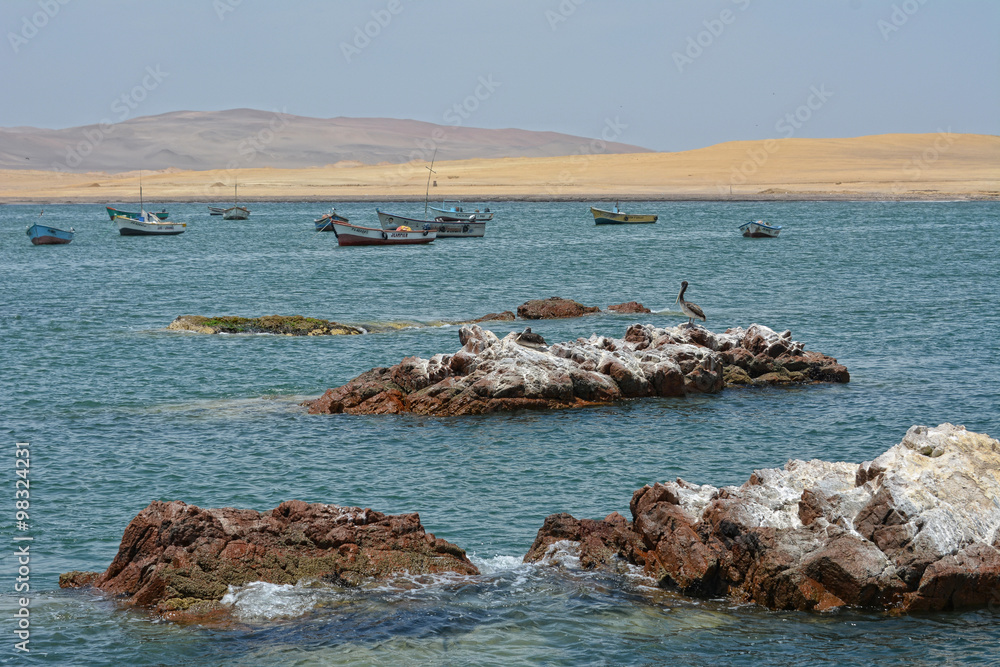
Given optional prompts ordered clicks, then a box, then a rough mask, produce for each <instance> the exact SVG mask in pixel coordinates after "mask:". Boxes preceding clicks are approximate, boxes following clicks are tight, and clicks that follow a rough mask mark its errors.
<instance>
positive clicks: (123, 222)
mask: <svg viewBox="0 0 1000 667" xmlns="http://www.w3.org/2000/svg"><path fill="white" fill-rule="evenodd" d="M114 221H115V224H117V225H118V233H119V234H121V235H122V236H176V235H178V234H183V233H184V230H185V229H186V228H187V224H185V223H183V222H166V221H163V220H160V219H159V218H158V217H156V216H155V215H154V214H152V213H147V212H146V208H145V204H144V203H143V200H142V172H139V213H138V215H136V216H135V217H128V216H124V215H116V216H115V217H114Z"/></svg>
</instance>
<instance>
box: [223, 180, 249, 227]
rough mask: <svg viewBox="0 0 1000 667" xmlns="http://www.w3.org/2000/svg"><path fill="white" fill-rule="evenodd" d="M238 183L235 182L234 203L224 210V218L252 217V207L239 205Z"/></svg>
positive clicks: (241, 218) (243, 218)
mask: <svg viewBox="0 0 1000 667" xmlns="http://www.w3.org/2000/svg"><path fill="white" fill-rule="evenodd" d="M237 188H238V185H237V184H236V183H233V205H232V206H230V207H229V208H227V209H225V210H223V211H222V219H223V220H246V219H247V218H249V217H250V209H248V208H247V207H246V206H240V205H239V193H238V189H237Z"/></svg>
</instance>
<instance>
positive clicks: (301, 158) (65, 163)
mask: <svg viewBox="0 0 1000 667" xmlns="http://www.w3.org/2000/svg"><path fill="white" fill-rule="evenodd" d="M609 122H610V121H609ZM609 127H610V126H609ZM435 150H436V151H437V159H439V160H465V159H474V158H487V159H491V158H504V157H557V156H563V155H575V154H594V153H649V152H652V151H650V150H649V149H647V148H643V147H641V146H632V145H629V144H623V143H616V142H611V141H605V140H603V139H589V138H586V137H577V136H573V135H569V134H561V133H558V132H536V131H531V130H518V129H503V130H488V129H482V128H474V127H464V126H450V125H436V124H434V123H425V122H421V121H415V120H397V119H392V118H343V117H338V118H328V119H324V118H309V117H306V116H295V115H292V114H287V113H283V112H280V111H275V112H270V111H260V110H255V109H231V110H227V111H173V112H170V113H165V114H160V115H158V116H142V117H139V118H132V119H129V120H126V121H123V122H121V123H115V124H108V123H101V124H97V125H85V126H80V127H72V128H66V129H61V130H51V129H44V128H36V127H14V128H0V169H41V170H48V171H52V170H57V171H69V172H88V171H105V172H111V173H117V172H123V171H131V170H134V169H150V170H159V169H169V168H177V169H185V170H188V169H190V170H208V169H234V168H249V167H277V168H285V169H293V168H304V167H319V166H324V165H331V164H337V163H347V164H358V163H360V164H371V165H374V164H379V163H386V162H389V163H403V162H408V161H410V160H430V159H431V157H432V156H433V155H434V152H435Z"/></svg>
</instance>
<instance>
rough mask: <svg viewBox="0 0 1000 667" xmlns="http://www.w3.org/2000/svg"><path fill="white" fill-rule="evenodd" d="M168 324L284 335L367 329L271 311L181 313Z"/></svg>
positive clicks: (338, 333) (211, 330) (180, 327)
mask: <svg viewBox="0 0 1000 667" xmlns="http://www.w3.org/2000/svg"><path fill="white" fill-rule="evenodd" d="M167 328H168V329H171V330H173V331H191V332H194V333H203V334H218V333H228V334H236V333H245V334H275V335H281V336H343V335H354V334H360V333H363V331H362V330H361V329H359V328H357V327H352V326H349V325H347V324H340V323H338V322H333V321H331V320H321V319H318V318H315V317H303V316H301V315H267V316H264V317H235V316H228V315H227V316H221V317H203V316H201V315H181V316H180V317H178V318H177V319H175V320H174V321H173V322H171V323H170V326H168V327H167Z"/></svg>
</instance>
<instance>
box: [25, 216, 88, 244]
mask: <svg viewBox="0 0 1000 667" xmlns="http://www.w3.org/2000/svg"><path fill="white" fill-rule="evenodd" d="M27 233H28V238H29V239H31V242H32V244H34V245H65V244H66V243H69V242H70V241H72V240H73V235H74V234H76V230H75V229H73V228H72V227H70V228H69V229H68V230H66V229H59V228H58V227H52V226H51V225H43V224H40V223H37V222H36V223H35V224H33V225H31V226H30V227H28V230H27Z"/></svg>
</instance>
